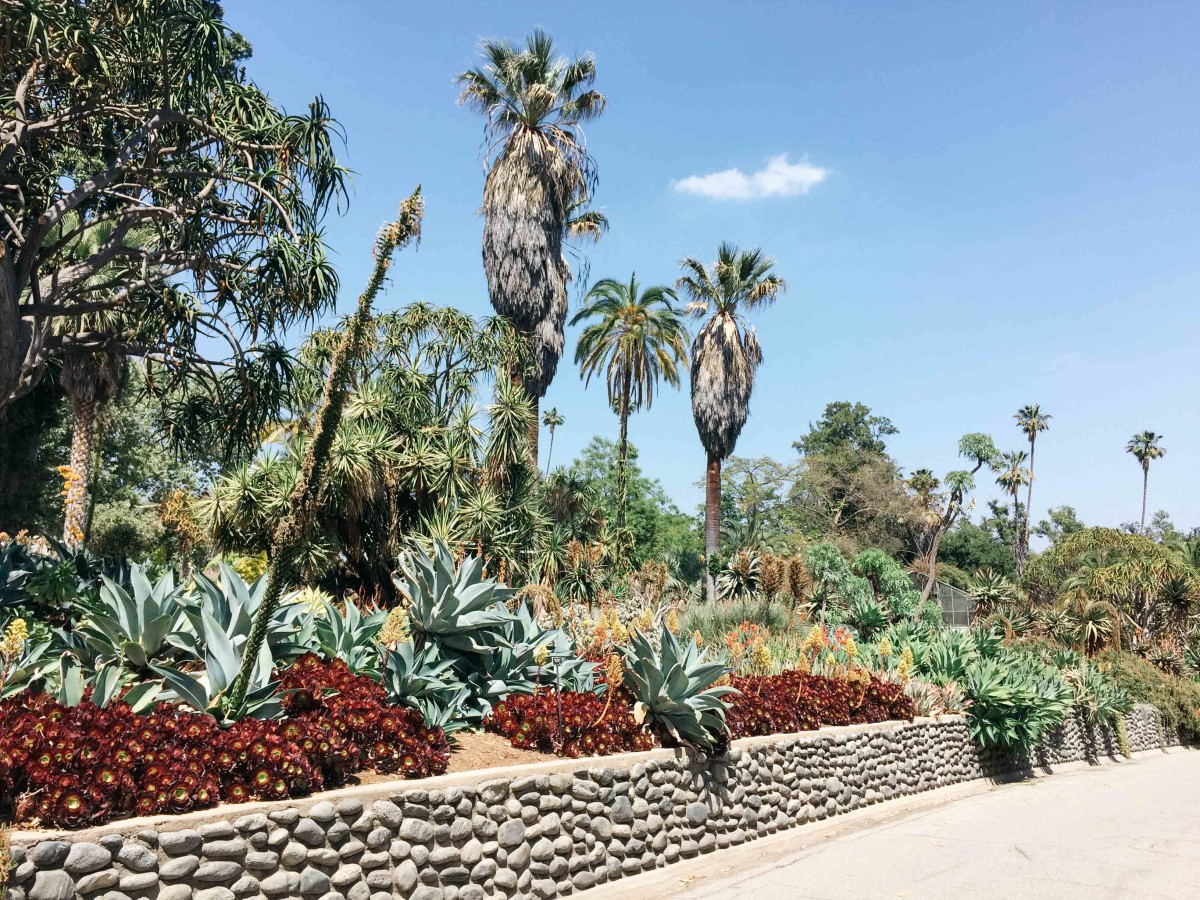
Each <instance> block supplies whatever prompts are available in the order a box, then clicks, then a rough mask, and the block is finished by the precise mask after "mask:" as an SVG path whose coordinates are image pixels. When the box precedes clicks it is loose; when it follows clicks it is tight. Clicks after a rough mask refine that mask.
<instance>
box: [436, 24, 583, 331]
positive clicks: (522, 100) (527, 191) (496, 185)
mask: <svg viewBox="0 0 1200 900" xmlns="http://www.w3.org/2000/svg"><path fill="white" fill-rule="evenodd" d="M481 53H482V55H483V58H484V62H483V64H482V65H478V66H475V67H474V68H471V69H468V70H467V71H466V72H463V73H462V74H461V75H459V76H458V83H459V85H461V86H462V94H461V95H460V97H459V102H460V103H461V104H463V105H465V106H469V107H471V108H472V109H475V110H477V111H479V112H481V113H482V114H483V115H484V116H485V117H486V118H487V127H486V132H485V142H486V144H487V150H486V153H487V156H488V158H489V159H491V157H492V155H493V154H494V153H496V152H497V151H498V152H499V155H498V157H497V158H496V159H495V162H494V164H492V166H491V168H490V170H489V172H488V176H487V183H486V184H485V186H484V195H483V212H484V216H485V224H484V238H483V258H484V269H485V270H486V273H487V278H488V291H489V293H490V294H491V298H492V304H493V305H494V306H495V307H496V310H497V312H499V313H500V314H501V315H504V316H507V317H509V318H510V319H511V320H512V321H513V322H514V324H516V325H517V327H518V328H520V329H521V330H523V331H527V332H533V331H534V330H535V329H537V327H538V325H539V323H542V322H544V321H546V320H547V319H548V318H550V317H551V313H552V312H553V311H554V305H555V302H556V301H558V300H560V298H562V301H565V290H566V287H565V282H566V266H565V265H564V263H563V261H562V249H563V237H564V232H565V229H566V228H567V223H568V219H569V218H570V212H571V210H572V209H573V208H575V209H578V207H579V204H580V202H581V201H582V202H584V203H586V201H587V199H589V198H590V197H591V194H592V190H593V188H594V186H595V164H594V162H593V160H592V158H591V156H590V155H589V154H588V152H587V147H586V144H585V142H584V139H583V134H582V132H581V130H580V128H579V126H580V124H581V123H583V122H585V121H587V120H589V119H593V118H595V117H596V116H598V115H600V113H601V112H603V110H604V95H603V94H600V93H599V92H597V91H595V90H593V89H592V83H593V82H594V81H595V78H596V64H595V61H594V60H593V59H592V58H591V56H590V55H584V56H579V57H576V58H574V59H566V58H562V57H558V56H556V55H555V52H554V44H553V41H551V39H550V37H549V35H547V34H546V33H545V32H543V31H540V30H538V31H534V32H533V34H531V35H530V36H529V37H528V38H527V40H526V43H525V46H524V47H519V46H517V45H515V44H512V43H510V42H508V41H503V40H498V41H493V40H485V41H484V42H483V44H482V45H481ZM562 314H563V317H565V309H564V310H563V313H562ZM560 346H561V345H560Z"/></svg>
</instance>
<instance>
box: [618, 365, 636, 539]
mask: <svg viewBox="0 0 1200 900" xmlns="http://www.w3.org/2000/svg"><path fill="white" fill-rule="evenodd" d="M632 388H633V378H632V374H631V373H630V371H629V370H628V369H626V370H625V376H624V379H623V380H622V383H621V440H620V443H618V444H617V527H618V528H624V527H625V518H626V517H625V506H626V504H627V503H628V502H629V394H630V391H631V390H632Z"/></svg>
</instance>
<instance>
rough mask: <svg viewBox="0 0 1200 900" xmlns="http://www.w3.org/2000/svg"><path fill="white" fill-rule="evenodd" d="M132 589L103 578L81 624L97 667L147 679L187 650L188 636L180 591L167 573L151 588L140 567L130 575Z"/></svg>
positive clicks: (81, 631) (189, 641) (136, 567)
mask: <svg viewBox="0 0 1200 900" xmlns="http://www.w3.org/2000/svg"><path fill="white" fill-rule="evenodd" d="M129 578H130V590H128V591H127V590H125V588H123V587H121V586H120V585H119V584H117V583H116V582H115V581H112V580H111V579H109V578H107V577H105V578H104V580H103V584H102V585H101V587H100V596H99V599H98V600H97V602H96V604H95V606H94V608H93V609H92V611H91V612H90V613H89V614H88V615H87V616H86V617H85V618H84V620H83V622H82V623H81V624H80V626H79V629H78V630H79V633H80V635H81V636H82V637H83V640H84V643H85V644H86V645H87V647H88V649H89V650H90V652H91V654H93V656H94V662H95V666H96V668H97V669H98V670H99V669H101V668H103V667H105V666H117V667H118V668H120V669H123V670H125V671H127V672H129V673H132V674H134V675H136V676H147V675H149V674H150V670H151V668H152V667H153V666H154V665H155V664H159V663H170V662H171V661H173V660H176V659H178V658H179V657H180V656H181V655H182V651H186V650H189V649H190V646H191V643H192V641H191V635H190V632H189V629H188V623H187V618H186V617H185V615H184V611H183V607H182V605H181V603H180V600H181V597H182V595H183V591H182V589H181V588H180V587H177V586H176V584H175V579H174V577H173V576H172V575H171V574H170V573H168V574H167V575H165V576H163V577H162V578H161V579H160V580H159V581H158V583H157V584H151V583H150V580H149V579H148V578H147V577H146V573H145V571H144V570H143V569H142V568H141V567H140V566H133V567H132V568H131V571H130V576H129Z"/></svg>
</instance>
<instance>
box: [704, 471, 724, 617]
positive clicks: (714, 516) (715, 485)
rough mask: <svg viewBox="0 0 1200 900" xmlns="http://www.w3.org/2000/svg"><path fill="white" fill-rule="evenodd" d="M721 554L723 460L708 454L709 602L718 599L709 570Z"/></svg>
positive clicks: (706, 530) (706, 546) (706, 557)
mask: <svg viewBox="0 0 1200 900" xmlns="http://www.w3.org/2000/svg"><path fill="white" fill-rule="evenodd" d="M720 552H721V458H720V457H719V456H717V455H716V454H715V453H710V454H708V471H707V473H706V475H705V479H704V562H705V576H704V577H705V583H706V585H707V588H708V600H709V602H710V603H711V602H713V601H714V600H716V599H717V583H716V580H715V579H714V578H713V576H712V572H711V570H710V569H709V566H710V565H711V563H712V561H713V560H715V559H716V558H717V555H718V554H719V553H720Z"/></svg>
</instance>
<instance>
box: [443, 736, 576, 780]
mask: <svg viewBox="0 0 1200 900" xmlns="http://www.w3.org/2000/svg"><path fill="white" fill-rule="evenodd" d="M454 738H455V746H454V751H453V752H452V753H451V754H450V768H449V769H447V770H446V771H448V772H469V771H470V770H471V769H491V768H495V767H496V766H519V765H522V764H524V763H535V762H550V761H553V760H556V759H558V757H557V756H554V755H552V754H550V753H538V752H537V751H536V750H519V749H517V748H516V747H514V746H513V745H512V744H510V743H509V742H508V738H503V737H501V736H500V735H498V734H491V733H490V732H487V731H470V732H466V731H464V732H459V733H458V734H456V735H455V736H454Z"/></svg>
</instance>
